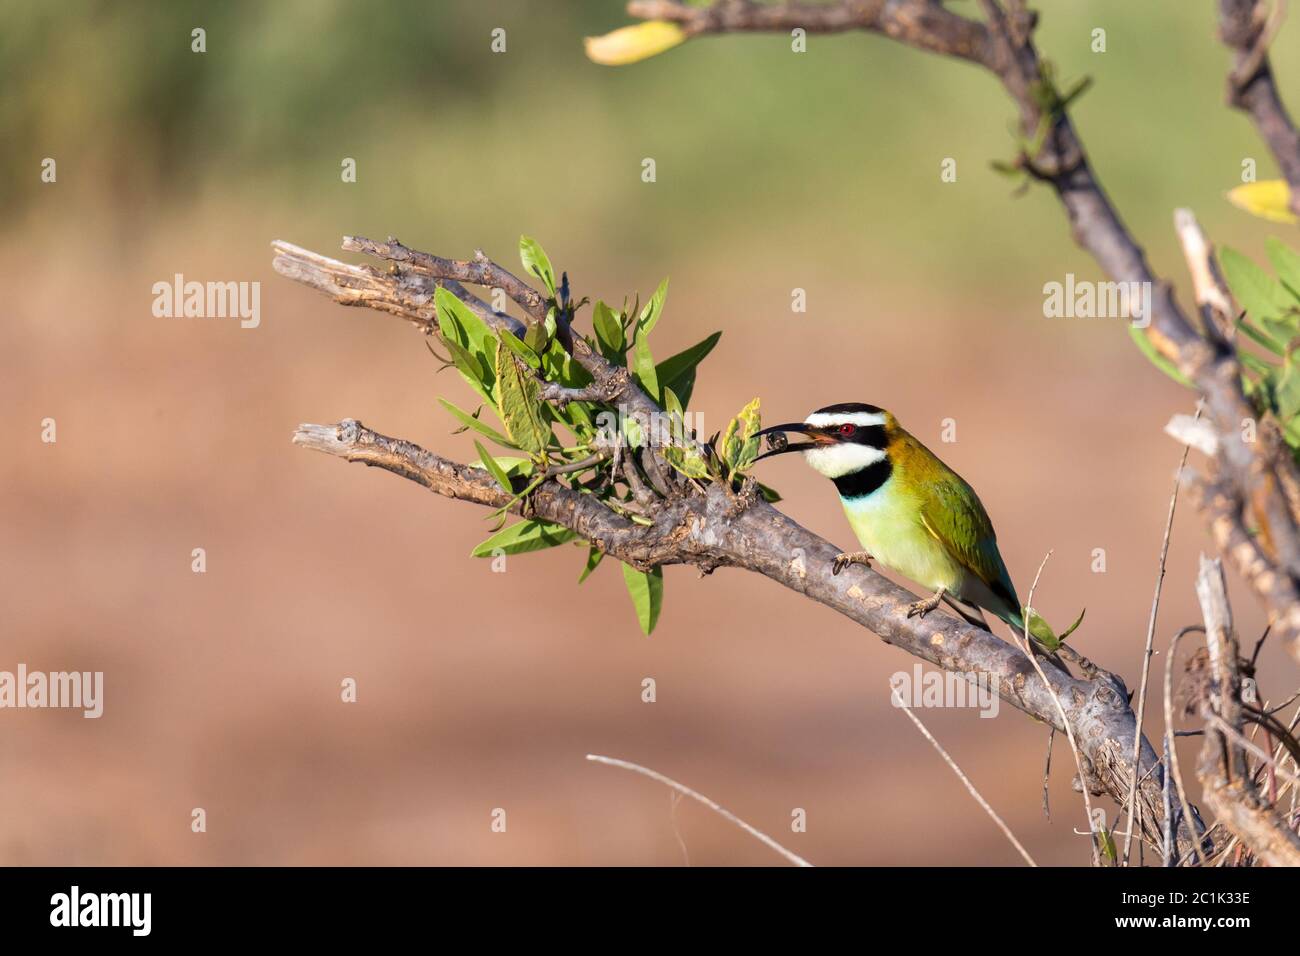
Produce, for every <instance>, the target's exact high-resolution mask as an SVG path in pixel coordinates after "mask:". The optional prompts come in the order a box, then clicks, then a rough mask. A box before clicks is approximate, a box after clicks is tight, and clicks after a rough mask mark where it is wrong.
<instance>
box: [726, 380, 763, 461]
mask: <svg viewBox="0 0 1300 956" xmlns="http://www.w3.org/2000/svg"><path fill="white" fill-rule="evenodd" d="M761 427H762V421H761V417H760V415H759V401H758V399H757V398H756V399H754V400H753V401H752V402H750V403H749V404H748V405H746V406H745V407H744V408H742V409H741V410H740V414H739V415H737V416H736V417H735V418H733V419H732V420H731V421H730V422H728V423H727V429H726V431H725V432H723V434H722V445H721V449H722V460H723V462H725V463H726V465H727V473H728V474H729V475H733V474H736V473H738V472H741V471H744V470H745V469H746V468H748V467H749V466H750V465H752V464H753V463H754V459H755V458H757V457H758V449H759V445H760V442H759V440H758V438H757V437H756V436H757V435H758V432H759V429H760V428H761Z"/></svg>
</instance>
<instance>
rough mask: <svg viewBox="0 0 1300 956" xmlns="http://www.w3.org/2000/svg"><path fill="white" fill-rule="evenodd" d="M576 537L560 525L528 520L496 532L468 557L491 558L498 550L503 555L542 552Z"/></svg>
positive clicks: (533, 519) (532, 519)
mask: <svg viewBox="0 0 1300 956" xmlns="http://www.w3.org/2000/svg"><path fill="white" fill-rule="evenodd" d="M576 537H577V535H576V534H574V533H573V532H572V531H570V530H569V529H568V528H565V527H563V526H561V525H558V524H551V523H550V522H549V521H538V520H537V519H535V518H529V519H527V520H525V521H521V522H519V523H518V524H512V525H511V526H510V527H508V528H505V529H503V530H501V531H498V532H497V533H496V534H494V535H492V537H490V538H488V539H487V540H486V541H484V542H482V543H481V544H479V545H478V546H477V547H476V548H475V549H474V550H473V551H471V552H470V555H471V556H472V557H475V558H490V557H493V554H492V552H493V551H496V550H498V549H499V550H501V551H502V552H504V553H505V554H524V553H525V552H528V551H543V550H545V549H546V548H554V547H555V546H556V545H560V544H564V543H565V542H566V541H572V540H573V539H574V538H576Z"/></svg>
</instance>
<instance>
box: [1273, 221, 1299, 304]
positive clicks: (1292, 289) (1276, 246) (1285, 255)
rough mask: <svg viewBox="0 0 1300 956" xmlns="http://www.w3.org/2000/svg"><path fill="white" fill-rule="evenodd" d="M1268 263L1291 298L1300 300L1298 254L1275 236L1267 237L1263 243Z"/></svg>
mask: <svg viewBox="0 0 1300 956" xmlns="http://www.w3.org/2000/svg"><path fill="white" fill-rule="evenodd" d="M1264 250H1265V251H1266V252H1267V253H1268V260H1269V262H1271V263H1273V269H1274V271H1275V272H1277V277H1278V278H1279V279H1281V280H1282V283H1283V285H1284V286H1285V287H1286V290H1287V292H1289V293H1291V298H1292V299H1296V300H1300V253H1296V252H1295V251H1294V250H1292V249H1291V247H1290V246H1288V245H1287V244H1286V243H1285V242H1283V241H1282V240H1281V239H1278V238H1277V237H1275V236H1269V237H1268V239H1267V240H1265V242H1264Z"/></svg>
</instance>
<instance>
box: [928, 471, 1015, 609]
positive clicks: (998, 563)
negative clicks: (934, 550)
mask: <svg viewBox="0 0 1300 956" xmlns="http://www.w3.org/2000/svg"><path fill="white" fill-rule="evenodd" d="M927 491H928V492H929V494H927V495H926V496H925V499H924V500H923V501H922V502H921V520H922V521H923V522H925V527H926V530H928V531H929V532H930V534H932V535H934V537H935V538H936V539H938V541H939V543H940V544H942V545H943V547H944V550H946V551H947V552H948V554H949V555H951V557H952V559H953V560H954V561H956V562H957V563H958V564H960V565H961V566H962V567H963V568H965V569H966V570H967V571H969V572H970V573H971V574H973V575H975V576H976V577H978V578H979V579H980V580H981V581H983V582H984V583H985V584H987V585H988V587H989V589H990V590H991V591H992V592H993V593H994V594H995V595H996V596H997V597H998V598H1000V599H1002V600H1003V601H1005V602H1006V604H1007V607H1006V608H1005V610H1006V611H1007V612H1009V613H1011V614H1014V615H1015V616H1016V617H1019V616H1020V600H1019V598H1017V597H1016V586H1015V585H1014V584H1012V583H1011V575H1010V574H1009V573H1008V572H1007V566H1006V563H1005V562H1004V561H1003V560H1002V554H1001V553H1000V552H999V551H998V541H997V536H996V535H995V534H994V533H993V522H991V521H990V520H989V515H988V512H987V511H985V510H984V505H983V504H981V503H980V500H979V497H978V496H977V495H976V494H975V490H974V489H973V488H971V486H970V485H968V484H966V482H965V481H963V480H962V478H961V476H960V475H958V474H957V473H956V472H954V471H952V470H951V469H949V468H947V467H946V466H944V467H943V468H942V470H941V471H940V472H939V474H937V475H935V476H933V479H932V480H931V481H930V482H929V483H928V487H927ZM989 610H990V611H993V612H994V613H996V614H998V616H999V617H1002V618H1003V620H1006V617H1005V615H1003V614H1001V613H999V609H998V608H989Z"/></svg>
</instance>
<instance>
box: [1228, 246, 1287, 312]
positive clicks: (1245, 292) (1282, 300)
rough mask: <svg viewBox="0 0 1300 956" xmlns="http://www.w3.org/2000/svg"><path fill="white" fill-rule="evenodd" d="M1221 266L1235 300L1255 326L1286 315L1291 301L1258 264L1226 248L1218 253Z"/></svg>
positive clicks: (1275, 281)
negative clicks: (1257, 323) (1254, 322)
mask: <svg viewBox="0 0 1300 956" xmlns="http://www.w3.org/2000/svg"><path fill="white" fill-rule="evenodd" d="M1219 263H1220V265H1222V266H1223V277H1224V278H1225V279H1227V281H1228V288H1230V289H1231V290H1232V295H1233V298H1235V299H1236V300H1237V302H1238V303H1240V305H1241V307H1242V308H1243V309H1245V310H1246V312H1247V313H1248V314H1249V315H1250V317H1251V318H1252V319H1254V320H1255V321H1256V322H1259V323H1263V321H1264V320H1265V319H1277V318H1280V317H1281V316H1282V315H1284V314H1285V313H1286V311H1287V309H1288V307H1289V306H1290V304H1291V303H1290V302H1289V301H1288V300H1289V298H1290V297H1289V296H1288V295H1287V294H1286V291H1285V290H1284V289H1283V288H1282V286H1281V285H1280V284H1279V283H1278V282H1277V280H1276V279H1274V278H1273V277H1272V276H1270V275H1269V274H1268V273H1267V272H1265V271H1264V270H1263V269H1261V268H1260V267H1259V266H1257V265H1255V263H1253V262H1251V261H1250V260H1249V259H1247V258H1246V257H1245V256H1243V255H1242V254H1241V253H1240V252H1237V251H1236V250H1235V249H1229V248H1227V247H1225V248H1224V249H1222V250H1221V251H1220V252H1219Z"/></svg>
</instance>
